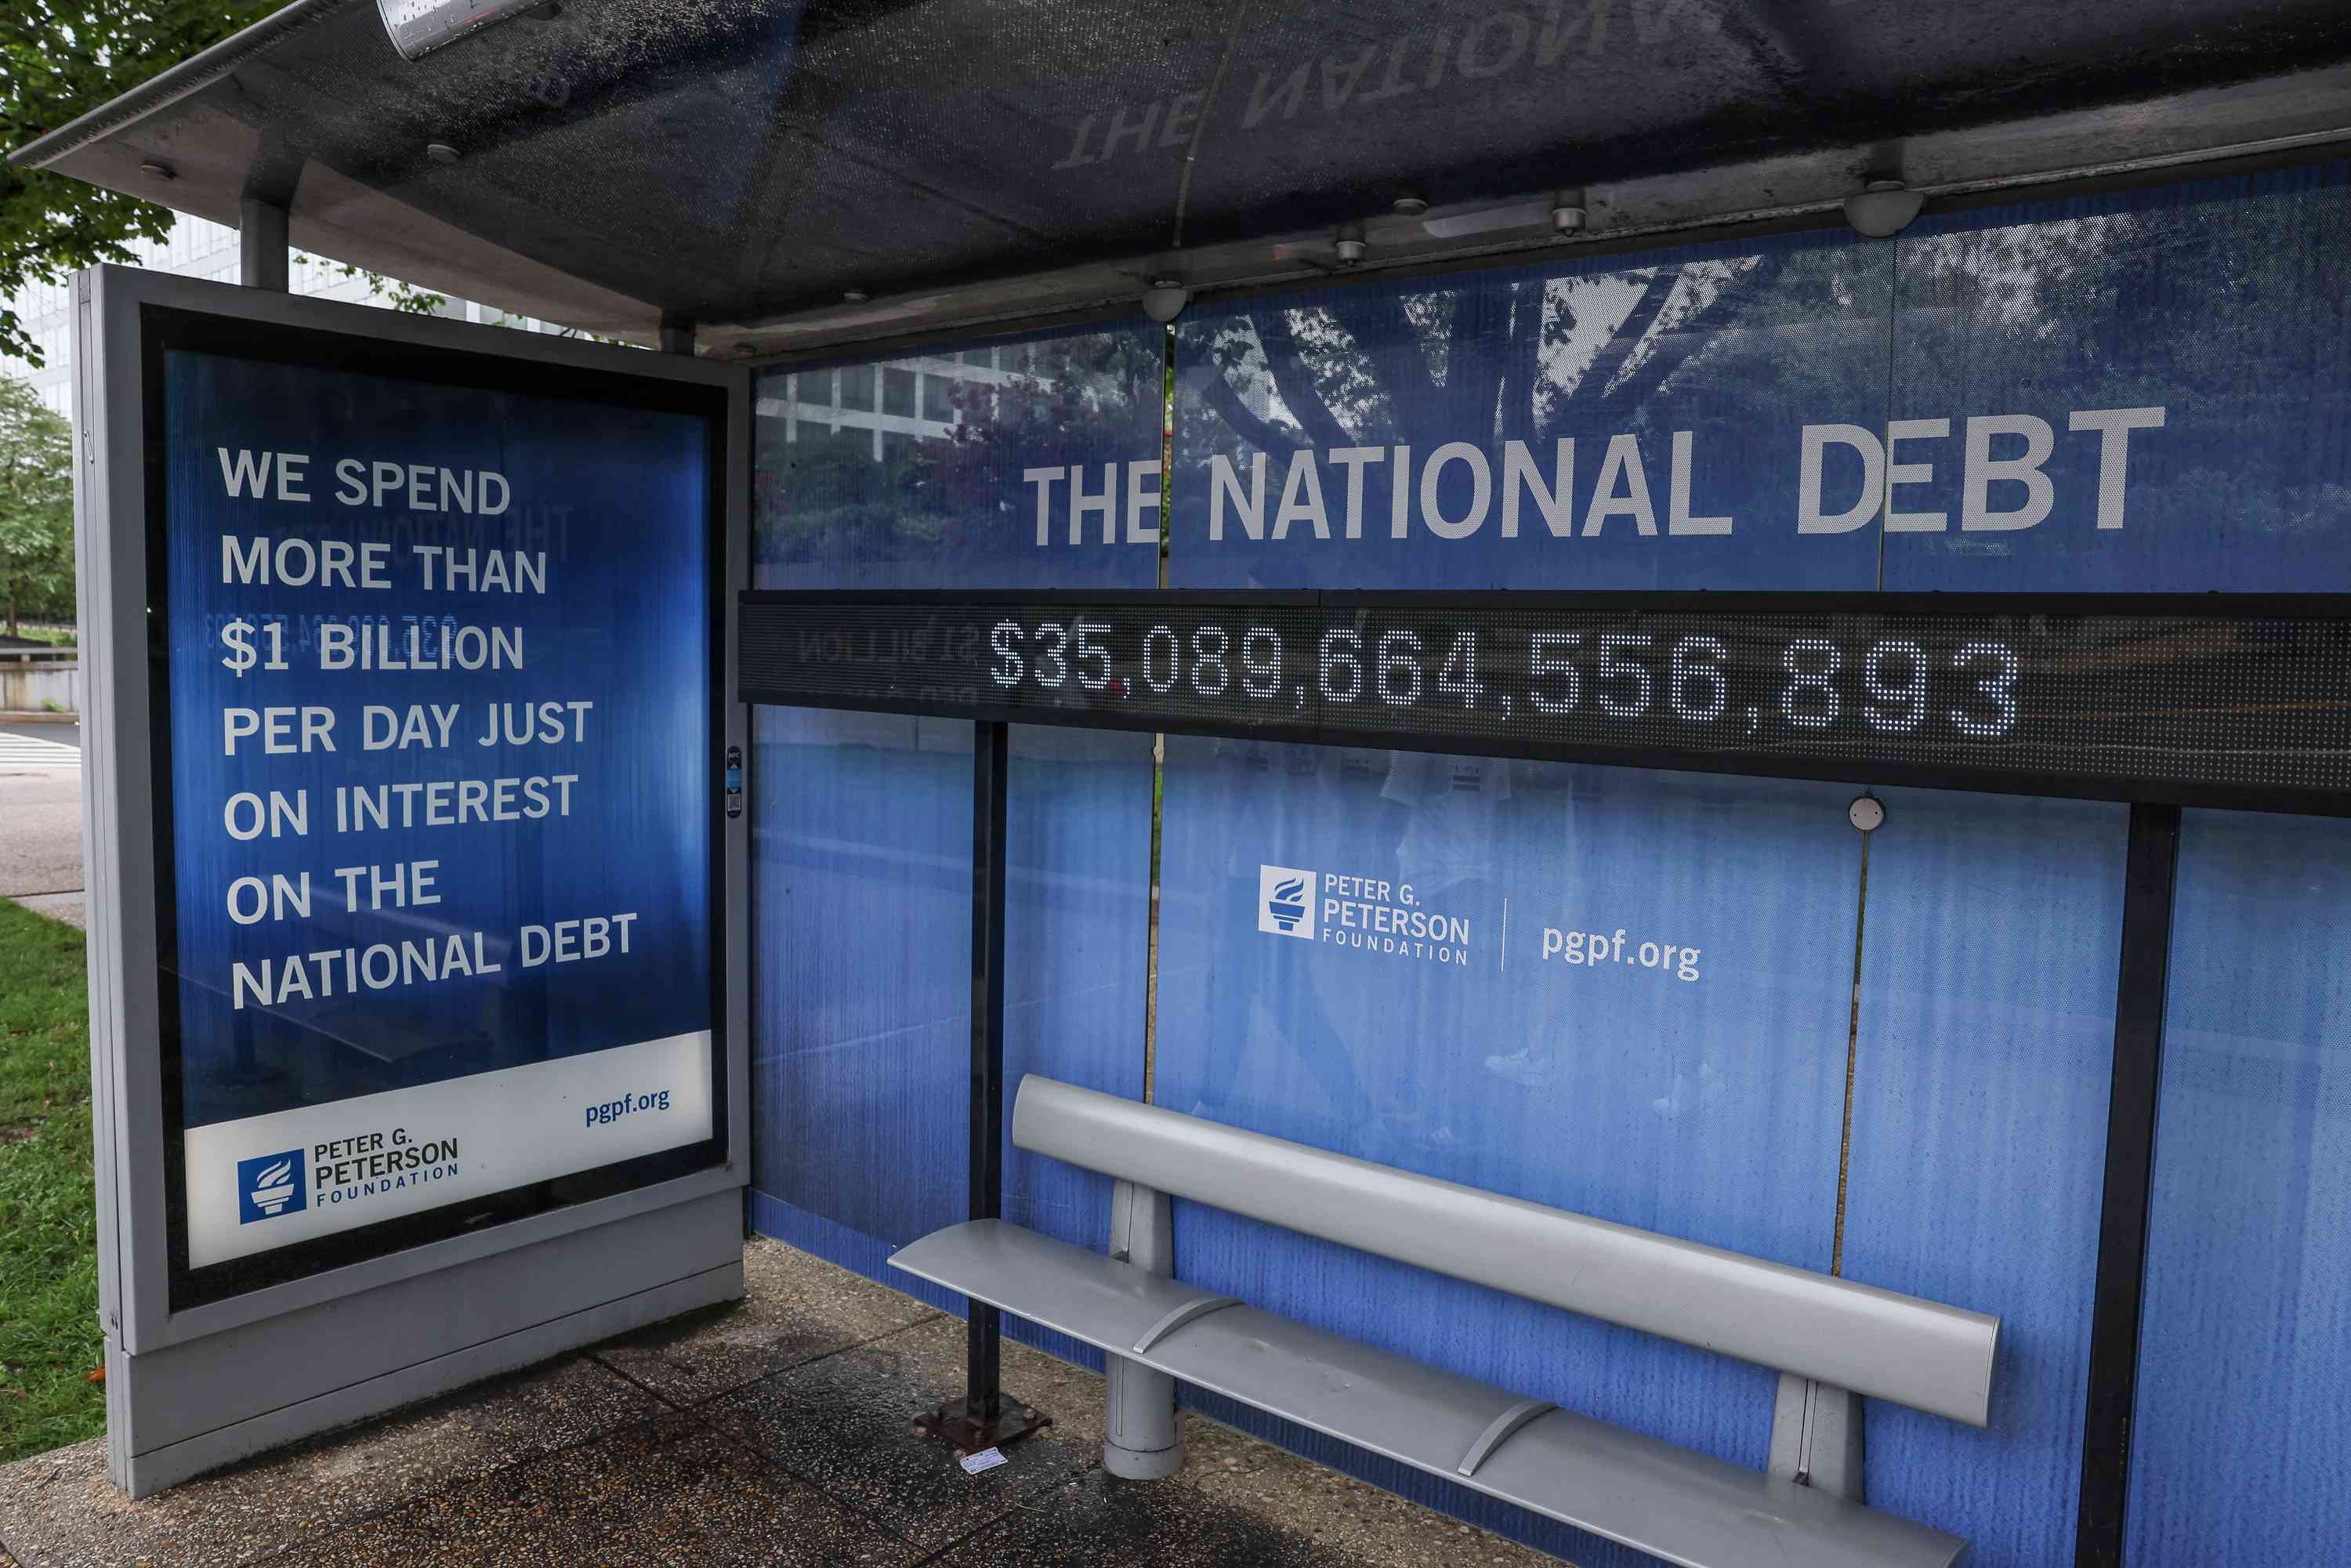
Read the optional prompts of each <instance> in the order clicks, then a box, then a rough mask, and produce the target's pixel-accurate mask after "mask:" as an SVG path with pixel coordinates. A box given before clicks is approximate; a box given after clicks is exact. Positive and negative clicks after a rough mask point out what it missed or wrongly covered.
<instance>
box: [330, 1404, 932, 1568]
mask: <svg viewBox="0 0 2351 1568" xmlns="http://www.w3.org/2000/svg"><path fill="white" fill-rule="evenodd" d="M916 1556H917V1553H915V1552H914V1551H913V1550H912V1549H910V1548H909V1547H908V1546H907V1545H906V1543H905V1542H903V1541H901V1540H899V1539H898V1538H897V1537H895V1536H894V1535H892V1534H890V1533H889V1532H888V1531H883V1530H882V1529H881V1528H879V1527H878V1526H876V1525H875V1524H874V1523H872V1521H869V1520H865V1519H862V1518H860V1517H859V1516H858V1515H856V1514H855V1513H852V1511H849V1510H848V1509H846V1508H843V1507H841V1505H840V1504H839V1503H837V1502H835V1501H833V1500H831V1499H830V1498H828V1497H826V1496H825V1495H824V1494H823V1493H821V1492H820V1491H817V1490H815V1489H813V1488H811V1487H809V1486H806V1485H803V1484H802V1483H800V1482H799V1481H797V1480H794V1479H792V1478H790V1477H789V1476H787V1475H784V1474H783V1473H781V1472H780V1471H778V1470H777V1469H775V1468H774V1467H773V1466H771V1465H769V1464H768V1463H767V1462H766V1461H764V1460H763V1459H761V1458H759V1457H758V1455H757V1454H754V1453H751V1452H750V1451H748V1450H747V1449H746V1448H743V1447H742V1445H741V1443H740V1442H739V1440H737V1438H735V1437H733V1436H731V1435H730V1434H727V1433H725V1432H722V1431H720V1430H718V1429H716V1428H715V1427H711V1426H710V1425H709V1424H708V1423H706V1422H705V1421H704V1420H702V1419H701V1418H699V1417H698V1416H694V1415H692V1414H690V1413H678V1412H670V1413H665V1414H664V1415H663V1416H658V1417H656V1418H654V1419H653V1420H650V1421H647V1422H644V1423H642V1424H640V1425H637V1426H634V1427H627V1428H624V1429H622V1430H621V1431H619V1432H615V1433H611V1434H610V1435H608V1436H605V1437H600V1438H598V1439H597V1440H595V1441H594V1442H592V1443H588V1444H584V1445H582V1446H580V1447H578V1448H569V1449H566V1450H564V1451H563V1452H561V1453H559V1454H555V1455H551V1456H549V1457H547V1458H541V1459H538V1460H536V1461H534V1462H532V1463H530V1464H527V1465H514V1466H509V1467H507V1469H502V1470H499V1471H497V1472H496V1473H494V1474H492V1475H489V1476H486V1477H485V1478H483V1479H480V1480H478V1481H475V1482H474V1483H472V1484H471V1485H468V1486H464V1487H458V1488H453V1489H451V1490H445V1491H442V1492H439V1493H436V1494H435V1495H433V1496H431V1497H426V1498H421V1499H419V1500H416V1501H414V1502H413V1503H410V1504H408V1505H407V1506H405V1507H403V1508H401V1509H397V1510H395V1511H392V1512H389V1513H385V1514H381V1515H378V1516H377V1517H375V1518H372V1519H370V1520H367V1521H363V1522H361V1523H360V1524H358V1525H355V1526H353V1527H352V1528H350V1529H348V1530H345V1531H341V1532H340V1533H339V1534H338V1535H336V1536H334V1537H333V1538H332V1539H330V1540H329V1541H326V1542H322V1543H319V1544H318V1545H316V1546H313V1547H311V1548H308V1549H306V1550H305V1551H304V1552H302V1554H301V1559H302V1563H303V1564H304V1568H418V1565H419V1564H424V1563H430V1564H434V1568H474V1565H476V1564H478V1565H482V1568H492V1565H495V1568H588V1565H591V1564H592V1565H597V1568H601V1565H604V1564H611V1565H613V1568H620V1565H622V1564H632V1565H633V1564H643V1563H664V1564H667V1563H674V1564H679V1565H681V1568H684V1565H689V1564H692V1565H702V1564H707V1565H709V1568H734V1565H737V1564H742V1565H744V1568H750V1565H752V1564H774V1565H777V1568H801V1565H809V1568H815V1565H818V1564H826V1565H831V1564H842V1565H847V1564H872V1565H873V1568H897V1565H900V1564H908V1563H913V1562H914V1561H915V1559H916Z"/></svg>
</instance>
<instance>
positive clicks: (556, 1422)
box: [0, 1240, 1558, 1568]
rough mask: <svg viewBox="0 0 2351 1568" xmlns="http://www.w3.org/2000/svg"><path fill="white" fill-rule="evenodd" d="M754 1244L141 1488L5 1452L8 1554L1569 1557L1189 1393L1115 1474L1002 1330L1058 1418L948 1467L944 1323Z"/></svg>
mask: <svg viewBox="0 0 2351 1568" xmlns="http://www.w3.org/2000/svg"><path fill="white" fill-rule="evenodd" d="M745 1262H746V1272H747V1276H748V1279H749V1282H750V1295H749V1297H748V1299H747V1300H746V1301H742V1302H740V1303H737V1304H736V1305H732V1306H728V1307H724V1308H717V1309H714V1310H712V1311H709V1312H698V1313H695V1314H692V1315H691V1316H689V1317H686V1318H684V1319H680V1320H677V1321H676V1322H671V1323H664V1324H659V1325H656V1326H655V1327H653V1328H651V1329H648V1330H644V1331H642V1332H640V1333H634V1334H631V1335H628V1336H626V1337H624V1338H622V1339H618V1340H613V1341H610V1342H607V1343H603V1344H601V1345H596V1346H593V1347H591V1348H590V1349H589V1350H587V1351H585V1352H582V1353H580V1354H575V1355H570V1356H566V1357H563V1358H561V1359H559V1360H558V1361H555V1362H552V1363H549V1364H546V1365H544V1366H540V1367H537V1368H534V1369H532V1370H530V1371H528V1372H525V1373H521V1374H517V1375H515V1376H512V1377H507V1378H503V1379H500V1380H498V1381H496V1382H494V1383H491V1384H486V1385H479V1386H477V1387H475V1388H473V1389H469V1390H466V1391H465V1392H464V1393H463V1394H460V1395H456V1396H451V1397H449V1398H445V1399H441V1400H436V1401H434V1402H431V1403H429V1404H426V1405H422V1406H413V1407H411V1408H409V1409H407V1410H403V1411H401V1412H398V1413H396V1414H395V1415H392V1416H387V1417H385V1418H383V1419H381V1420H378V1421H373V1422H370V1423H367V1424H366V1425H364V1426H360V1427H352V1428H350V1429H348V1430H346V1431H343V1432H340V1433H337V1434H334V1435H332V1436H330V1437H324V1438H319V1439H316V1440H314V1441H312V1442H309V1443H307V1444H304V1445H301V1446H299V1447H298V1448H292V1449H288V1450H286V1451H283V1452H281V1453H278V1454H276V1455H272V1456H269V1457H267V1458H262V1459H258V1460H255V1461H252V1462H250V1463H247V1464H245V1465H241V1466H237V1467H235V1468H234V1469H229V1470H225V1471H222V1472H219V1473H217V1474H215V1475H214V1476H211V1477H208V1478H206V1479H202V1480H198V1481H194V1482H192V1483H190V1484H189V1485H186V1486H183V1487H179V1488H176V1489H174V1490H171V1491H168V1492H165V1493H163V1494H162V1495H161V1496H158V1497H153V1498H149V1499H146V1500H142V1501H140V1502H132V1501H131V1500H129V1499H128V1498H126V1497H124V1496H123V1495H122V1494H121V1493H120V1492H119V1491H117V1490H115V1489H114V1488H113V1486H112V1485H111V1484H110V1483H109V1482H108V1480H107V1479H106V1460H105V1453H104V1449H103V1446H102V1444H101V1443H99V1442H96V1441H93V1442H89V1443H81V1444H78V1445H76V1446H74V1447H72V1448H60V1449H58V1450H57V1451H56V1452H54V1453H50V1454H45V1455H42V1456H41V1457H39V1458H33V1459H27V1460H24V1461H22V1462H20V1463H17V1464H15V1465H11V1466H7V1467H5V1468H0V1565H5V1564H7V1563H10V1562H11V1561H12V1558H13V1562H14V1563H16V1564H17V1565H19V1568H97V1565H105V1568H114V1565H118V1564H119V1565H121V1568H199V1565H201V1568H210V1565H212V1564H232V1563H275V1562H287V1563H295V1562H298V1563H302V1564H304V1565H305V1568H360V1565H365V1564H399V1565H401V1568H415V1565H417V1564H423V1563H429V1564H433V1565H434V1568H444V1565H445V1568H466V1565H472V1564H497V1565H500V1568H506V1565H509V1564H512V1565H517V1568H532V1565H538V1564H546V1565H549V1568H575V1565H590V1564H593V1565H602V1564H615V1565H617V1564H622V1563H628V1564H638V1563H676V1564H703V1563H709V1564H737V1563H741V1564H754V1563H757V1564H778V1565H785V1568H797V1565H800V1564H809V1565H817V1564H843V1565H847V1564H874V1565H876V1568H883V1565H889V1568H897V1565H906V1568H912V1565H914V1564H937V1565H939V1568H982V1565H996V1564H1022V1565H1028V1564H1035V1565H1038V1568H1120V1565H1124V1564H1136V1565H1138V1568H1139V1565H1142V1564H1150V1565H1151V1568H1244V1565H1247V1568H1307V1565H1310V1564H1311V1565H1317V1568H1322V1565H1327V1568H1373V1565H1383V1568H1384V1565H1387V1564H1397V1565H1404V1568H1423V1565H1426V1568H1435V1565H1437V1564H1453V1563H1463V1564H1501V1565H1505V1568H1538V1565H1547V1568H1558V1564H1557V1560H1556V1559H1553V1558H1550V1557H1545V1556H1542V1555H1541V1554H1539V1553H1536V1552H1530V1551H1528V1550H1526V1549H1525V1548H1523V1547H1520V1546H1517V1545H1514V1544H1512V1543H1510V1542H1504V1541H1502V1540H1501V1539H1499V1537H1496V1536H1492V1535H1489V1534H1487V1533H1485V1532H1483V1531H1475V1530H1471V1529H1469V1528H1468V1527H1466V1526H1463V1525H1461V1524H1458V1523H1457V1522H1456V1521H1452V1520H1449V1519H1446V1518H1444V1517H1442V1516H1441V1515H1438V1514H1435V1513H1431V1512H1429V1511H1426V1510H1425V1509H1421V1508H1419V1507H1416V1506H1415V1505H1414V1504H1412V1503H1408V1502H1406V1501H1405V1500H1402V1499H1400V1498H1396V1497H1394V1496H1392V1495H1390V1494H1388V1493H1385V1492H1382V1491H1379V1490H1375V1489H1374V1488H1371V1487H1367V1486H1364V1484H1362V1483H1361V1482H1358V1481H1354V1480H1351V1479H1347V1478H1345V1477H1343V1476H1340V1475H1338V1474H1337V1473H1335V1472H1333V1471H1332V1470H1328V1469H1323V1468H1322V1467H1321V1466H1319V1465H1315V1464H1312V1463H1310V1462H1309V1461H1307V1460H1304V1459H1301V1458H1296V1457H1295V1456H1292V1455H1290V1454H1287V1453H1284V1452H1282V1451H1280V1450H1279V1449H1276V1448H1270V1447H1269V1446H1267V1445H1265V1444H1263V1443H1259V1442H1257V1441H1256V1440H1254V1439H1252V1438H1249V1437H1243V1436H1241V1435H1240V1434H1238V1433H1236V1432H1233V1431H1231V1430H1229V1429H1228V1428H1225V1427H1218V1426H1217V1425H1215V1424H1214V1423H1212V1422H1209V1421H1207V1420H1205V1419H1203V1418H1201V1417H1198V1416H1190V1417H1187V1418H1186V1420H1187V1426H1186V1440H1187V1442H1188V1443H1189V1445H1190V1458H1189V1461H1188V1463H1187V1464H1186V1468H1185V1469H1184V1471H1183V1472H1182V1473H1181V1474H1180V1475H1178V1476H1177V1477H1176V1478H1175V1479H1173V1480H1167V1481H1159V1482H1149V1483H1133V1482H1125V1481H1120V1480H1117V1479H1113V1478H1112V1477H1110V1476H1109V1475H1107V1474H1105V1473H1104V1472H1103V1470H1102V1467H1101V1455H1102V1449H1101V1442H1102V1380H1101V1378H1100V1377H1098V1376H1096V1375H1094V1374H1092V1373H1090V1372H1087V1371H1085V1370H1083V1369H1082V1368H1080V1367H1075V1366H1071V1365H1070V1364H1067V1363H1064V1362H1061V1361H1057V1360H1055V1359H1053V1358H1052V1357H1050V1356H1047V1355H1044V1354H1040V1353H1039V1352H1036V1351H1032V1350H1029V1348H1027V1347H1026V1346H1023V1345H1019V1344H1014V1343H1009V1342H1008V1343H1006V1345H1005V1347H1004V1368H1005V1386H1006V1388H1007V1389H1008V1391H1009V1392H1012V1393H1015V1394H1017V1395H1019V1396H1020V1397H1021V1398H1023V1399H1025V1400H1028V1401H1029V1402H1030V1403H1032V1404H1034V1405H1036V1406H1039V1407H1040V1408H1041V1409H1044V1410H1046V1411H1048V1412H1050V1414H1051V1415H1052V1416H1053V1417H1054V1425H1053V1426H1052V1427H1049V1428H1047V1429H1046V1430H1045V1431H1043V1432H1041V1433H1039V1434H1038V1435H1036V1436H1035V1437H1030V1438H1029V1439H1028V1440H1026V1441H1025V1442H1022V1443H1019V1444H1016V1445H1014V1446H1013V1448H1010V1449H1009V1450H1008V1463H1006V1464H1004V1465H1002V1466H1000V1467H998V1469H991V1470H987V1471H985V1472H983V1473H982V1474H980V1475H977V1476H970V1475H967V1474H965V1473H964V1471H963V1469H962V1468H961V1467H960V1466H959V1465H958V1464H957V1463H956V1458H955V1456H954V1454H953V1453H952V1452H951V1451H950V1450H948V1449H946V1448H942V1447H939V1446H938V1445H936V1444H934V1443H932V1442H931V1441H929V1440H928V1439H927V1438H925V1437H922V1436H920V1435H919V1434H917V1433H916V1432H915V1431H914V1427H913V1421H914V1416H916V1415H918V1414H920V1413H921V1412H923V1411H924V1410H925V1409H927V1408H930V1407H932V1406H936V1405H937V1404H938V1403H939V1401H940V1400H941V1399H943V1398H946V1397H948V1396H953V1395H956V1394H960V1393H961V1392H962V1375H963V1374H962V1356H963V1325H962V1323H961V1322H959V1321H957V1320H956V1319H954V1318H951V1317H946V1316H944V1315H942V1314H941V1313H939V1312H935V1311H933V1310H932V1309H931V1308H929V1307H927V1306H925V1305H924V1304H923V1303H922V1302H919V1301H914V1300H913V1299H912V1298H911V1297H907V1296H903V1295H900V1294H899V1293H898V1292H896V1291H891V1290H888V1289H885V1288H883V1286H880V1285H877V1284H875V1283H873V1282H872V1281H869V1280H865V1279H863V1278H862V1277H860V1276H858V1275H855V1274H852V1273H850V1272H848V1271H847V1270H841V1269H836V1268H834V1267H833V1266H832V1265H831V1264H829V1263H825V1262H822V1261H820V1260H817V1259H815V1258H812V1257H810V1256H809V1255H808V1254H806V1253H802V1252H798V1251H794V1250H793V1249H790V1248H788V1247H784V1246H781V1245H779V1244H778V1243H776V1242H772V1241H767V1240H756V1241H753V1242H752V1243H750V1245H749V1247H748V1249H747V1256H746V1260H745Z"/></svg>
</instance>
